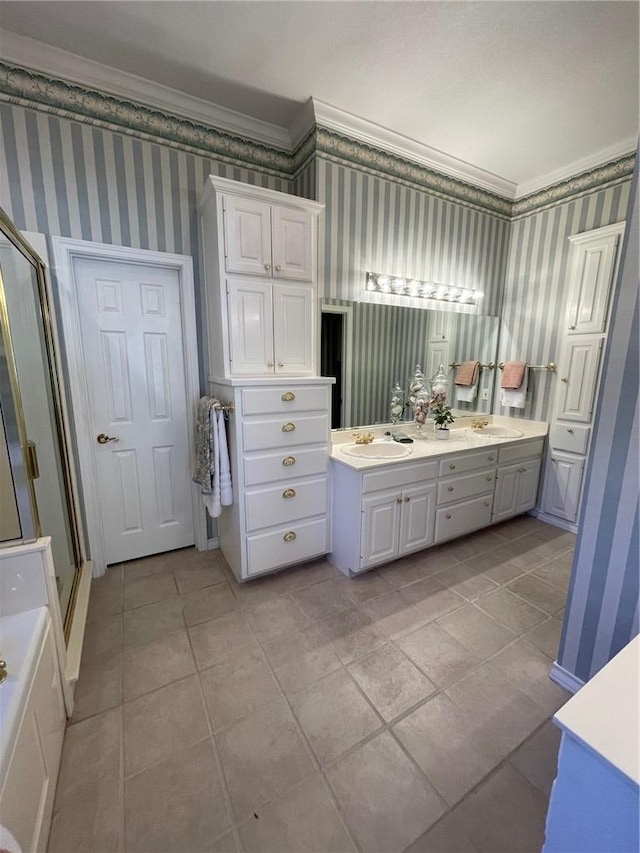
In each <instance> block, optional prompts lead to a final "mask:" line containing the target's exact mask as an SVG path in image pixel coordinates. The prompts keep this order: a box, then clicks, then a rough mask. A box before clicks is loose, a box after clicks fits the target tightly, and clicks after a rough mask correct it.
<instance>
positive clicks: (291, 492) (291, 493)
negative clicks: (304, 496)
mask: <svg viewBox="0 0 640 853" xmlns="http://www.w3.org/2000/svg"><path fill="white" fill-rule="evenodd" d="M295 496H296V490H295V489H285V490H284V492H283V493H282V497H283V498H295Z"/></svg>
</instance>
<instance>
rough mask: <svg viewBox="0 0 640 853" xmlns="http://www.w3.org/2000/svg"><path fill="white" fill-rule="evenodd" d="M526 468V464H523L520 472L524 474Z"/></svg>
mask: <svg viewBox="0 0 640 853" xmlns="http://www.w3.org/2000/svg"><path fill="white" fill-rule="evenodd" d="M526 470H527V466H526V465H524V466H523V468H522V473H523V474H524V473H525V471H526Z"/></svg>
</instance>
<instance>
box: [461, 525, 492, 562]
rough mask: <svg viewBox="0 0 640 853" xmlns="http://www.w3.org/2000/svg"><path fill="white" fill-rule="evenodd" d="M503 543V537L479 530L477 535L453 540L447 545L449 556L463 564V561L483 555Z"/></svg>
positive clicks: (490, 531)
mask: <svg viewBox="0 0 640 853" xmlns="http://www.w3.org/2000/svg"><path fill="white" fill-rule="evenodd" d="M503 543H504V539H503V537H502V536H499V535H497V534H496V533H494V531H493V530H479V531H478V532H477V533H471V534H469V536H463V537H461V538H460V539H454V540H453V541H452V542H450V543H449V545H450V547H451V554H452V555H453V556H454V557H456V559H457V560H459V561H460V562H461V563H463V562H464V561H465V560H469V559H471V557H475V556H477V555H478V554H483V553H484V552H485V551H489V550H490V549H491V548H496V547H497V546H498V545H501V544H503Z"/></svg>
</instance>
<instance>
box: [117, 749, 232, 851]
mask: <svg viewBox="0 0 640 853" xmlns="http://www.w3.org/2000/svg"><path fill="white" fill-rule="evenodd" d="M124 797H125V800H124V802H125V837H126V850H127V851H132V853H133V851H148V853H158V851H165V850H166V851H171V853H174V851H175V853H199V851H208V850H210V848H211V840H212V839H213V838H215V837H216V836H218V835H220V833H221V832H223V831H224V830H225V829H226V828H227V827H228V826H229V825H230V823H231V819H230V816H229V813H228V810H227V807H226V804H225V800H224V794H223V790H222V783H221V780H220V775H219V773H218V768H217V766H216V762H215V758H214V755H213V750H212V747H211V743H210V741H209V740H205V741H203V742H200V743H196V744H194V745H193V746H190V747H188V748H187V749H185V750H184V752H182V753H180V754H178V755H172V756H171V757H169V758H167V759H166V760H165V761H162V762H161V763H160V764H156V765H155V766H154V767H151V768H149V769H148V770H144V771H142V773H138V774H137V775H136V776H133V777H132V778H130V779H127V781H126V782H125V790H124Z"/></svg>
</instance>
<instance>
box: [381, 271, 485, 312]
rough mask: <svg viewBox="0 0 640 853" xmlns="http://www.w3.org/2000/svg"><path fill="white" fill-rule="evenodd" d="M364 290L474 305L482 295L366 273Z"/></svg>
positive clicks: (475, 292)
mask: <svg viewBox="0 0 640 853" xmlns="http://www.w3.org/2000/svg"><path fill="white" fill-rule="evenodd" d="M366 289H367V290H369V291H374V292H376V293H390V294H392V295H394V296H415V297H417V298H418V299H433V300H435V301H437V302H438V301H439V302H458V303H461V304H467V305H474V304H475V303H476V302H478V300H479V299H482V297H483V295H484V294H483V293H482V292H481V291H479V290H473V289H471V288H469V287H456V286H455V285H446V284H437V283H436V282H435V281H418V279H415V278H410V279H408V278H402V276H394V275H385V274H384V273H377V272H368V273H367V285H366Z"/></svg>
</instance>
